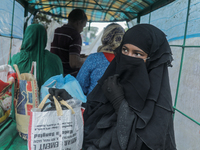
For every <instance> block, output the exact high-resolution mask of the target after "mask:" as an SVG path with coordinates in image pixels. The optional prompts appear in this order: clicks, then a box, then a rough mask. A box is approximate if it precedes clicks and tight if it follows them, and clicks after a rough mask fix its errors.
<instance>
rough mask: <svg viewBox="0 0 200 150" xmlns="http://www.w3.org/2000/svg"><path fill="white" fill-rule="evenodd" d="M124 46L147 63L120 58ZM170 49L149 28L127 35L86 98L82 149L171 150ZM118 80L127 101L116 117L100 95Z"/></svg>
mask: <svg viewBox="0 0 200 150" xmlns="http://www.w3.org/2000/svg"><path fill="white" fill-rule="evenodd" d="M124 44H133V45H135V46H137V47H139V48H140V49H142V50H143V51H144V52H146V53H147V54H148V57H149V58H148V60H147V61H146V63H144V60H143V59H140V58H134V57H129V56H126V55H123V54H122V53H121V49H122V46H123V45H124ZM171 61H172V56H171V49H170V47H169V44H168V42H167V40H166V37H165V34H164V33H163V32H162V31H161V30H159V29H158V28H156V27H154V26H152V25H149V24H140V25H136V26H134V27H133V28H131V29H129V30H128V31H127V32H126V33H125V35H124V38H123V41H122V43H121V45H120V47H119V49H118V51H117V55H116V57H115V59H114V60H113V61H112V62H111V64H110V65H109V67H108V68H107V70H106V72H105V73H104V75H103V77H102V78H101V79H100V80H99V82H98V84H97V86H96V87H95V88H94V90H93V91H92V92H91V93H90V94H89V95H88V101H87V106H86V109H85V112H84V121H85V130H84V134H85V135H84V146H83V147H84V148H88V150H89V149H92V150H100V149H102V150H107V149H108V150H132V149H135V150H140V149H141V147H142V144H144V143H145V145H146V146H147V147H148V148H149V149H170V150H175V149H176V148H175V147H176V146H175V140H174V129H173V119H172V113H173V107H172V98H171V92H170V86H169V77H168V68H167V67H168V66H171ZM114 74H119V78H120V81H119V82H120V84H121V85H122V86H123V88H124V94H125V101H123V103H122V104H121V106H120V109H119V112H118V115H116V113H115V112H114V109H113V107H112V105H111V104H110V103H109V101H108V100H107V99H106V98H105V96H104V95H103V92H102V90H101V85H102V84H103V82H104V80H106V79H107V78H108V77H109V76H112V75H114Z"/></svg>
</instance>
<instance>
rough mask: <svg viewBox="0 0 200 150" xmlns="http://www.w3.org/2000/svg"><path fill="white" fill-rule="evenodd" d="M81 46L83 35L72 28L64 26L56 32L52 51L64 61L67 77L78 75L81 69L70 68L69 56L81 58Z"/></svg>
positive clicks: (64, 70)
mask: <svg viewBox="0 0 200 150" xmlns="http://www.w3.org/2000/svg"><path fill="white" fill-rule="evenodd" d="M81 46H82V39H81V35H80V33H78V32H77V31H76V30H75V29H74V28H73V27H72V26H70V25H63V26H62V27H59V28H57V29H56V30H55V33H54V39H53V42H52V43H51V50H50V51H51V52H52V53H54V54H56V55H58V56H59V57H60V59H61V60H62V64H63V72H64V74H65V75H66V74H71V75H73V76H76V75H77V73H78V70H79V68H76V69H73V68H71V67H70V65H69V54H75V55H78V56H80V53H81Z"/></svg>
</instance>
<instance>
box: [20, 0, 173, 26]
mask: <svg viewBox="0 0 200 150" xmlns="http://www.w3.org/2000/svg"><path fill="white" fill-rule="evenodd" d="M17 1H19V2H20V3H22V4H23V3H28V4H29V5H28V6H29V9H31V10H38V11H40V12H43V13H46V14H49V15H53V16H57V17H62V18H67V17H68V14H69V13H70V12H71V11H72V10H73V9H74V8H81V9H83V10H84V11H85V13H86V15H87V17H88V21H91V22H110V21H111V22H112V21H129V20H132V19H134V18H136V17H137V16H138V15H141V14H145V13H147V12H149V11H152V10H155V9H157V8H159V7H162V6H164V5H166V4H168V3H170V2H172V1H174V0H17Z"/></svg>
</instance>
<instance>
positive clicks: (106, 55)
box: [103, 52, 115, 62]
mask: <svg viewBox="0 0 200 150" xmlns="http://www.w3.org/2000/svg"><path fill="white" fill-rule="evenodd" d="M103 54H104V56H105V57H106V59H107V60H108V61H109V62H111V61H112V60H113V59H114V58H115V54H112V53H106V52H103Z"/></svg>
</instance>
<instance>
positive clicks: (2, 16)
mask: <svg viewBox="0 0 200 150" xmlns="http://www.w3.org/2000/svg"><path fill="white" fill-rule="evenodd" d="M13 4H14V1H13V0H1V5H0V35H3V36H8V37H10V36H11V30H12V15H13ZM23 23H24V8H23V7H22V6H21V5H20V4H19V3H17V2H15V7H14V20H13V37H15V38H22V36H23Z"/></svg>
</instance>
